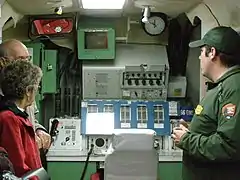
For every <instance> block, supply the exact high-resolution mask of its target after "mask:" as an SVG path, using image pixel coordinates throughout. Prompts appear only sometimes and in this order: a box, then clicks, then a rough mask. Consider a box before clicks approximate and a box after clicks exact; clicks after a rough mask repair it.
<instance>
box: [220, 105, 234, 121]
mask: <svg viewBox="0 0 240 180" xmlns="http://www.w3.org/2000/svg"><path fill="white" fill-rule="evenodd" d="M235 113H236V105H234V104H232V103H229V104H226V105H225V106H223V107H222V115H223V116H224V117H225V118H227V119H230V118H231V117H233V116H234V115H235Z"/></svg>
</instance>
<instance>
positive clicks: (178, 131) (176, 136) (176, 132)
mask: <svg viewBox="0 0 240 180" xmlns="http://www.w3.org/2000/svg"><path fill="white" fill-rule="evenodd" d="M188 131H189V130H188V129H187V128H186V127H185V126H183V125H182V124H181V125H180V126H179V127H175V128H174V129H173V134H172V138H173V140H174V143H176V145H177V144H178V143H179V142H180V140H181V138H182V136H183V135H184V134H185V133H187V132H188Z"/></svg>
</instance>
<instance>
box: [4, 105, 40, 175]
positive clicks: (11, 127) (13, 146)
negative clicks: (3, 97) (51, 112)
mask: <svg viewBox="0 0 240 180" xmlns="http://www.w3.org/2000/svg"><path fill="white" fill-rule="evenodd" d="M27 117H28V116H27V114H26V113H24V112H22V111H20V110H19V109H18V108H17V107H16V106H15V105H14V104H10V105H9V104H7V105H6V104H5V105H4V106H2V105H1V106H0V136H1V138H0V146H1V147H3V148H4V149H6V151H7V153H8V156H9V159H10V161H11V162H12V164H13V167H14V170H15V175H16V176H18V177H21V176H22V175H24V174H25V173H27V172H28V171H30V170H34V169H37V168H40V167H42V164H41V160H40V156H39V150H38V147H37V144H36V140H35V132H34V130H33V126H32V124H31V122H30V121H29V120H28V119H27Z"/></svg>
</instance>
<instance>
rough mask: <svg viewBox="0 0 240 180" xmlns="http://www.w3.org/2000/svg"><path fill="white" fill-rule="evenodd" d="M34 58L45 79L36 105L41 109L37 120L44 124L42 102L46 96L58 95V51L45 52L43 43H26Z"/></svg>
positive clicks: (33, 60)
mask: <svg viewBox="0 0 240 180" xmlns="http://www.w3.org/2000/svg"><path fill="white" fill-rule="evenodd" d="M24 44H25V45H26V46H27V48H28V51H29V54H30V55H31V56H32V62H33V63H34V64H36V65H37V66H39V67H41V69H42V71H43V77H42V82H41V89H40V91H39V92H38V94H37V95H36V98H35V99H36V104H37V107H38V109H39V113H38V114H37V117H36V118H37V119H38V120H39V123H41V124H43V118H42V117H43V115H42V110H41V106H40V102H41V101H43V100H44V94H50V93H56V91H57V90H56V89H57V74H56V73H57V69H56V68H57V51H56V50H45V49H44V45H43V44H42V43H33V42H26V43H24Z"/></svg>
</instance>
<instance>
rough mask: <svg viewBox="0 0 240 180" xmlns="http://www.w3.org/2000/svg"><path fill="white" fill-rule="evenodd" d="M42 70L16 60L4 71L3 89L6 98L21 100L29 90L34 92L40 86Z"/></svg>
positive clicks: (25, 61)
mask: <svg viewBox="0 0 240 180" xmlns="http://www.w3.org/2000/svg"><path fill="white" fill-rule="evenodd" d="M41 78H42V70H41V69H40V68H39V67H38V66H36V65H34V64H32V63H31V62H29V61H27V60H15V61H14V62H12V63H10V64H8V65H7V66H5V67H4V68H3V70H2V76H1V81H0V83H1V88H2V92H3V94H4V96H5V97H6V98H8V99H11V100H21V99H23V98H24V95H25V94H26V91H27V88H31V89H29V90H33V89H34V87H36V86H38V85H39V82H40V80H41Z"/></svg>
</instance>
